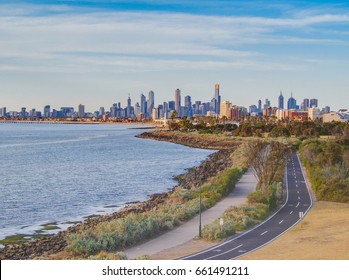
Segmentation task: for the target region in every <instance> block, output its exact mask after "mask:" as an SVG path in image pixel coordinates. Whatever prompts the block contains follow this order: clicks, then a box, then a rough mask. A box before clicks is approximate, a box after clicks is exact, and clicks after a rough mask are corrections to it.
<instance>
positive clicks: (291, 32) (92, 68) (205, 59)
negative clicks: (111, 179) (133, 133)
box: [0, 0, 349, 112]
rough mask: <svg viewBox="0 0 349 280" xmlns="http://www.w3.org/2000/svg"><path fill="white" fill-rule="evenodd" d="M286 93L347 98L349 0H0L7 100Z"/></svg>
mask: <svg viewBox="0 0 349 280" xmlns="http://www.w3.org/2000/svg"><path fill="white" fill-rule="evenodd" d="M215 83H219V84H220V93H221V96H222V100H229V101H231V102H232V103H233V104H236V105H240V106H245V107H248V106H250V105H252V104H257V101H258V99H262V100H263V102H264V100H265V99H266V98H268V99H269V100H270V101H271V105H272V106H277V98H278V96H279V94H280V91H282V93H283V95H284V97H285V99H286V101H287V99H288V98H289V97H290V96H291V93H293V97H294V98H296V99H297V103H298V104H300V103H301V101H302V100H303V99H304V98H318V99H319V106H320V107H324V106H327V105H328V106H331V109H332V110H338V109H341V108H349V1H347V0H346V1H297V0H295V1H283V0H281V1H274V0H272V1H252V0H250V1H249V0H244V1H243V0H241V1H233V0H215V1H207V0H206V1H198V0H190V1H182V0H175V1H167V0H158V1H153V0H139V1H126V0H109V1H107V0H101V1H93V0H85V1H68V0H66V1H35V0H32V1H20V0H18V1H17V0H11V1H7V0H1V1H0V107H4V106H6V107H7V110H8V111H10V110H15V111H19V110H20V108H21V107H27V109H28V110H30V109H32V108H36V109H37V110H43V107H44V106H45V105H47V104H50V105H51V107H52V108H57V109H59V108H60V107H62V106H73V107H75V108H77V106H78V105H79V104H80V103H81V104H84V105H85V106H86V111H91V112H92V111H95V110H98V109H99V107H101V106H104V107H105V108H106V109H108V108H109V107H110V106H111V105H112V104H113V103H116V102H121V103H122V104H123V106H126V101H127V97H128V96H130V97H131V99H132V104H135V103H136V102H140V94H141V93H143V94H145V95H146V96H147V95H148V92H149V91H150V90H153V91H154V92H155V104H160V103H162V102H164V101H169V100H173V99H174V93H175V90H176V89H177V88H179V89H181V92H182V98H183V99H184V96H185V95H190V96H192V100H193V101H195V100H201V101H210V100H211V99H212V98H213V96H214V85H215Z"/></svg>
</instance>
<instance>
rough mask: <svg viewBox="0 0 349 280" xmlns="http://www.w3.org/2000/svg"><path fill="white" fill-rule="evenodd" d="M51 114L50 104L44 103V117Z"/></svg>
mask: <svg viewBox="0 0 349 280" xmlns="http://www.w3.org/2000/svg"><path fill="white" fill-rule="evenodd" d="M50 116H51V106H50V105H46V106H45V107H44V117H45V118H49V117H50Z"/></svg>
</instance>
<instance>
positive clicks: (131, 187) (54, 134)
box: [0, 123, 212, 239]
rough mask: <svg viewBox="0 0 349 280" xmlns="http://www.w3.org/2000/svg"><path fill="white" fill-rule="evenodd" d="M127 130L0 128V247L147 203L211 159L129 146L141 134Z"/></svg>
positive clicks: (166, 147) (168, 148)
mask: <svg viewBox="0 0 349 280" xmlns="http://www.w3.org/2000/svg"><path fill="white" fill-rule="evenodd" d="M129 128H130V127H128V126H123V125H119V126H114V125H61V124H8V123H6V124H0V158H1V165H0V239H3V238H4V237H5V236H8V235H12V234H18V233H23V234H31V233H34V231H35V230H38V229H40V228H42V225H44V224H48V223H57V224H58V226H59V227H60V228H62V229H64V228H66V227H68V226H69V225H68V224H67V223H66V222H68V221H77V220H82V219H83V218H84V217H86V216H88V215H91V214H105V213H109V212H112V211H115V210H117V209H119V208H120V207H121V206H123V205H125V203H127V202H132V201H137V200H146V199H147V196H148V195H150V194H153V193H157V192H164V191H167V190H168V189H169V188H171V187H173V186H174V185H175V184H176V182H175V181H174V180H172V177H173V176H175V175H178V174H180V173H183V172H184V171H185V168H188V167H191V166H193V165H198V164H199V163H200V162H201V161H202V160H204V159H205V158H206V157H207V156H208V155H209V154H210V153H212V151H208V150H201V149H193V148H188V147H185V146H181V145H176V144H171V143H166V142H157V141H152V140H144V139H139V138H135V137H134V136H135V135H137V134H139V133H141V132H142V130H138V129H129ZM51 232H52V231H51Z"/></svg>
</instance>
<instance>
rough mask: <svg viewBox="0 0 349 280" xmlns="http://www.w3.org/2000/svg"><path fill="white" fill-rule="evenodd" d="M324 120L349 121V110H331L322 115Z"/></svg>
mask: <svg viewBox="0 0 349 280" xmlns="http://www.w3.org/2000/svg"><path fill="white" fill-rule="evenodd" d="M322 121H323V122H324V123H327V122H333V121H335V122H349V111H348V110H340V111H338V112H330V113H328V114H324V115H322Z"/></svg>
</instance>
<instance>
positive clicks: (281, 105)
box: [278, 91, 284, 109]
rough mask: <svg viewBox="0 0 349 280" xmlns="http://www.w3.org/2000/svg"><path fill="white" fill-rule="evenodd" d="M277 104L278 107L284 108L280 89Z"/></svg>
mask: <svg viewBox="0 0 349 280" xmlns="http://www.w3.org/2000/svg"><path fill="white" fill-rule="evenodd" d="M278 103H279V106H278V108H279V109H284V97H283V95H282V91H280V95H279V102H278Z"/></svg>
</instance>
